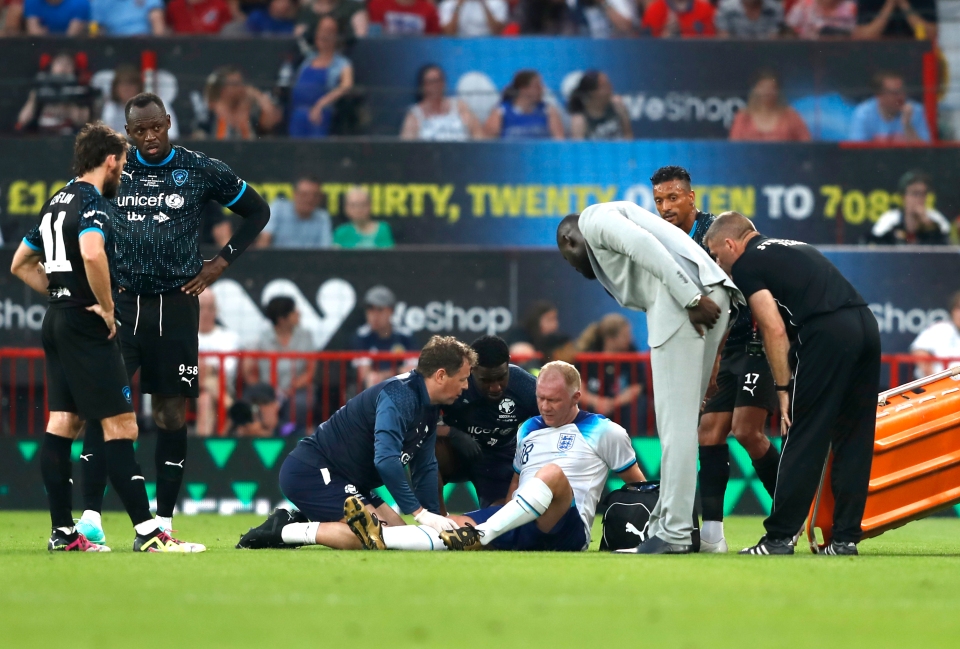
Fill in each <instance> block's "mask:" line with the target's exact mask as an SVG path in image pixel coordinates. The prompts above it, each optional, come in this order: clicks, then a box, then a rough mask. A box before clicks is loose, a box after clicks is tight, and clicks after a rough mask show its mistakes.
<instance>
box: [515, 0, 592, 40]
mask: <svg viewBox="0 0 960 649" xmlns="http://www.w3.org/2000/svg"><path fill="white" fill-rule="evenodd" d="M519 12H520V31H521V32H522V33H524V34H542V35H547V36H569V35H573V34H576V33H577V31H578V30H577V22H576V20H575V18H574V14H573V10H572V9H571V8H570V5H568V4H567V2H566V0H520V5H519Z"/></svg>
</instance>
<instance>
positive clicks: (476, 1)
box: [438, 0, 509, 36]
mask: <svg viewBox="0 0 960 649" xmlns="http://www.w3.org/2000/svg"><path fill="white" fill-rule="evenodd" d="M508 11H509V7H508V6H507V3H506V0H443V2H441V3H440V6H439V8H438V12H439V14H440V27H441V28H442V29H443V33H444V34H446V35H447V36H499V34H500V32H502V31H503V28H504V26H505V25H506V24H507V13H508Z"/></svg>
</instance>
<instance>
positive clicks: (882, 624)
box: [0, 512, 960, 649]
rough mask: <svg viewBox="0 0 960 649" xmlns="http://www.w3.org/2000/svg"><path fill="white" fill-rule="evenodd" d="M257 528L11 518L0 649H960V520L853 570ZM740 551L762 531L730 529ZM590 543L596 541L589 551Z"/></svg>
mask: <svg viewBox="0 0 960 649" xmlns="http://www.w3.org/2000/svg"><path fill="white" fill-rule="evenodd" d="M257 522H259V521H258V519H257V518H256V517H252V516H233V517H217V516H196V517H179V518H178V519H177V526H178V528H180V531H179V533H178V535H179V536H181V537H182V538H185V539H188V540H192V541H200V542H203V543H206V544H207V546H208V548H209V551H208V552H207V553H205V554H201V555H181V556H174V555H145V556H144V555H138V556H134V555H133V554H132V553H131V552H130V551H129V548H130V541H131V536H130V530H129V528H128V524H129V523H128V522H127V521H126V520H125V517H124V516H122V515H120V514H107V515H106V516H105V517H104V524H105V526H106V531H107V539H108V541H111V545H113V548H114V552H113V553H111V554H85V555H84V554H72V553H71V554H51V553H48V552H47V551H46V549H45V547H46V545H45V543H46V532H47V530H48V529H49V528H48V527H47V525H48V519H47V516H46V514H43V513H39V512H0V646H3V647H16V648H19V647H70V648H71V649H73V648H83V647H91V648H97V649H107V648H110V647H137V648H140V647H142V648H144V649H147V648H149V647H154V646H161V647H164V648H166V649H174V648H177V649H179V648H180V647H189V648H193V647H280V648H282V649H286V648H287V647H294V646H303V647H306V646H312V647H323V648H327V647H331V648H339V647H350V646H357V647H361V646H364V647H372V648H375V649H392V648H394V647H423V646H446V647H450V648H456V649H460V648H464V649H466V648H470V647H483V648H484V649H494V648H498V647H578V648H583V649H587V648H591V647H600V646H610V647H614V648H616V649H620V648H628V647H638V648H651V649H654V648H655V649H667V648H670V647H684V648H686V647H704V648H705V649H707V648H719V647H737V648H747V647H770V648H771V649H780V648H781V647H804V648H805V649H811V648H814V649H818V648H820V647H844V648H847V647H871V648H876V647H956V646H957V643H958V640H957V638H958V635H960V614H958V611H960V540H958V533H960V520H957V519H946V518H942V519H928V520H926V521H921V522H917V523H913V524H911V525H909V526H907V527H905V528H902V529H900V530H897V531H894V532H889V533H887V534H885V535H884V536H881V537H880V538H878V539H874V540H870V541H866V542H864V543H863V544H862V545H861V551H862V553H863V555H864V556H861V557H859V558H835V557H830V558H828V557H815V556H812V555H810V554H808V553H807V552H806V551H805V550H804V551H802V552H801V553H799V555H798V556H794V557H763V558H760V557H738V556H735V555H734V554H730V555H728V556H716V555H704V556H696V555H694V556H685V557H636V556H612V555H609V554H606V553H604V554H601V553H599V552H596V551H591V552H588V553H583V554H568V555H557V554H552V555H551V554H532V553H531V554H519V553H517V554H514V553H493V552H489V553H487V552H483V553H457V554H454V553H440V552H435V553H401V552H385V553H371V552H336V551H332V550H325V549H321V548H309V549H302V550H289V551H239V550H234V549H233V544H234V543H235V542H236V540H237V538H238V537H239V534H240V533H241V532H242V531H245V530H246V529H247V527H249V526H250V525H253V524H256V523H257ZM726 527H727V538H728V541H730V544H731V548H740V547H743V546H745V545H747V544H749V543H752V542H754V541H756V539H757V538H758V537H759V535H760V533H761V525H760V519H757V518H732V519H729V520H728V521H727V525H726ZM595 547H596V540H595V541H594V548H595Z"/></svg>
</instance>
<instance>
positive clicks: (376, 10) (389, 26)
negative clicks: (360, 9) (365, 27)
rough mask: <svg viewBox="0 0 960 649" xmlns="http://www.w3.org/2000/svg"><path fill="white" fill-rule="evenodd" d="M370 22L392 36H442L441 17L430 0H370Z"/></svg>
mask: <svg viewBox="0 0 960 649" xmlns="http://www.w3.org/2000/svg"><path fill="white" fill-rule="evenodd" d="M367 11H368V12H369V13H370V22H371V23H373V24H374V25H379V29H380V30H381V32H382V33H384V34H388V35H391V36H423V35H425V34H440V33H442V32H441V30H440V17H439V15H438V14H437V8H436V7H435V6H434V5H433V3H432V2H429V0H370V2H369V3H368V4H367Z"/></svg>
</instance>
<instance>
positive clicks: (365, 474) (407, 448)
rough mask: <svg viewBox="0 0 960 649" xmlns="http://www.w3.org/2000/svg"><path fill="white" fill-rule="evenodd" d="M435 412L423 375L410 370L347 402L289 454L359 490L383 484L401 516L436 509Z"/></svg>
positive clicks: (438, 502) (437, 410) (438, 501)
mask: <svg viewBox="0 0 960 649" xmlns="http://www.w3.org/2000/svg"><path fill="white" fill-rule="evenodd" d="M438 416H439V408H438V407H437V406H434V405H431V403H430V397H429V395H428V394H427V386H426V384H425V383H424V380H423V376H421V375H420V374H419V373H418V372H417V371H416V370H414V371H412V372H407V373H406V374H401V375H400V376H395V377H393V378H390V379H387V380H386V381H383V382H382V383H378V384H377V385H375V386H373V387H371V388H368V389H366V390H364V391H363V392H361V393H360V394H358V395H357V396H355V397H354V398H352V399H350V400H349V401H347V403H346V405H345V406H343V407H342V408H340V409H339V410H337V411H336V412H335V413H333V416H332V417H330V419H328V420H327V421H325V422H323V423H322V424H320V426H318V427H317V430H316V432H315V433H313V434H312V435H310V436H309V437H305V438H304V439H302V440H300V443H299V444H297V446H296V447H295V448H294V449H293V451H292V452H291V453H290V455H291V456H293V457H295V458H297V459H298V460H300V461H301V462H304V463H306V464H309V465H310V466H313V467H316V468H318V469H321V468H328V469H330V471H332V472H334V473H336V474H338V475H340V476H342V477H344V478H346V479H347V480H348V481H350V482H351V483H353V484H354V485H356V487H357V488H358V489H359V490H360V491H361V492H363V493H369V492H370V491H372V490H373V489H376V488H377V487H379V486H381V485H384V486H386V487H387V489H388V490H389V491H390V494H391V495H392V496H393V498H394V500H396V502H397V505H398V506H399V507H400V509H401V510H402V511H403V513H405V514H411V513H413V512H414V511H416V510H417V509H419V508H420V507H421V506H422V507H423V508H424V509H427V510H429V511H431V512H434V513H439V512H440V498H439V495H438V493H437V458H436V455H435V454H434V448H435V445H436V441H437V418H438ZM407 467H409V468H410V480H411V482H412V483H413V485H412V486H413V488H412V489H411V484H410V482H408V481H407V474H406V468H407Z"/></svg>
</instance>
